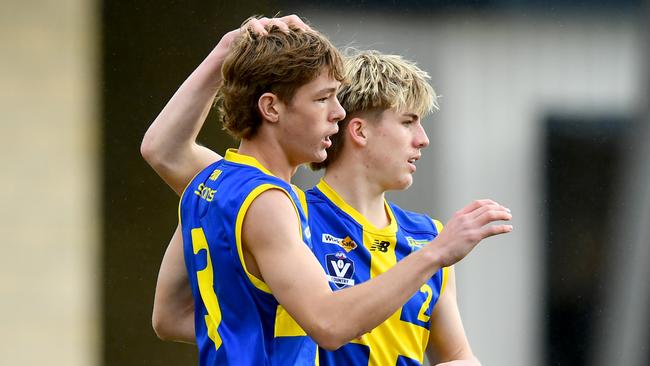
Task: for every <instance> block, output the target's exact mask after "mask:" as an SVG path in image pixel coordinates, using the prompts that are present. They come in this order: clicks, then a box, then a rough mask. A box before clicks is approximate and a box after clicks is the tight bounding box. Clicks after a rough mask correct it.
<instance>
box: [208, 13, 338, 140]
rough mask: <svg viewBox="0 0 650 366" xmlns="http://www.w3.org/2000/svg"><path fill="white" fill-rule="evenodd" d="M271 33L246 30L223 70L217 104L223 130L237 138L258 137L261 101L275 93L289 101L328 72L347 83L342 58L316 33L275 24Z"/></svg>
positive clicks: (270, 27) (268, 29)
mask: <svg viewBox="0 0 650 366" xmlns="http://www.w3.org/2000/svg"><path fill="white" fill-rule="evenodd" d="M266 29H267V31H268V35H264V36H259V35H257V34H255V33H253V32H252V31H250V30H248V31H244V34H242V35H241V36H240V37H239V39H238V40H237V41H235V43H234V44H233V45H232V46H231V52H230V54H229V55H228V56H227V57H226V59H225V60H224V63H223V66H222V68H221V73H222V76H223V82H222V84H221V87H220V88H219V91H218V93H217V98H216V100H215V104H216V106H217V108H218V109H219V112H220V116H221V118H222V123H223V129H224V130H226V131H227V132H228V133H229V134H230V135H231V136H233V137H235V138H237V139H241V138H244V139H247V138H251V137H253V136H255V134H256V133H257V131H258V129H259V127H260V126H261V124H262V117H261V116H260V113H259V110H258V106H257V102H258V100H259V98H260V97H261V96H262V94H264V93H266V92H271V93H273V94H275V95H277V96H278V98H280V100H282V101H283V102H285V103H290V102H291V100H292V98H293V96H294V94H295V92H296V90H297V89H298V88H299V87H301V86H303V85H305V84H307V83H309V82H310V81H312V80H313V79H315V78H316V77H317V76H318V75H319V74H320V73H321V72H323V71H324V70H326V71H327V72H328V73H329V75H330V77H332V78H334V79H336V80H338V81H342V80H343V79H344V75H343V70H344V69H343V56H342V55H341V54H340V53H339V51H338V50H337V49H336V48H335V47H334V46H333V45H332V44H331V43H330V41H329V40H328V39H327V38H325V36H323V35H322V34H320V33H318V32H317V31H311V30H310V31H303V30H301V29H298V28H294V27H291V28H290V31H289V32H287V33H285V32H283V31H281V30H280V29H279V28H278V27H276V26H269V27H267V28H266Z"/></svg>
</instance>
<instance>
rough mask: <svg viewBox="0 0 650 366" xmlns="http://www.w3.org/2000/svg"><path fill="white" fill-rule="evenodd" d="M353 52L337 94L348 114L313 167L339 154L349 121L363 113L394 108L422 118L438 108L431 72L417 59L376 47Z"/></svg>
mask: <svg viewBox="0 0 650 366" xmlns="http://www.w3.org/2000/svg"><path fill="white" fill-rule="evenodd" d="M353 52H354V53H353V54H352V55H350V56H347V57H346V58H345V61H344V65H345V66H344V70H345V81H346V82H345V83H344V84H343V85H342V86H341V89H340V90H339V92H338V95H337V96H338V99H339V102H340V103H341V105H342V106H343V108H344V109H345V111H346V113H347V115H346V118H345V119H344V120H343V121H341V122H339V132H338V133H337V134H336V135H334V136H332V146H331V147H330V148H329V149H328V150H327V159H325V161H323V162H320V163H312V164H311V168H312V169H314V170H318V169H321V168H325V167H327V166H328V165H329V164H330V163H331V162H332V161H334V160H336V159H337V158H338V156H339V154H340V152H341V150H342V147H343V143H344V140H345V139H344V136H345V129H346V126H347V124H348V122H349V121H350V119H352V118H354V117H358V116H359V115H360V114H361V113H367V112H379V113H380V112H383V111H384V110H387V109H394V110H396V111H397V112H407V111H408V112H411V113H415V114H417V115H418V116H420V118H423V117H424V116H426V115H427V114H429V113H431V112H432V111H433V110H434V109H436V110H437V109H439V107H438V96H437V95H436V93H435V91H434V90H433V87H431V85H430V84H429V80H430V77H429V74H428V73H427V72H426V71H423V70H422V69H420V68H419V67H418V66H417V65H416V64H415V63H414V62H411V61H408V60H405V59H403V58H402V57H401V56H398V55H386V54H382V53H380V52H378V51H374V50H368V51H356V50H355V51H353ZM348 53H349V52H348Z"/></svg>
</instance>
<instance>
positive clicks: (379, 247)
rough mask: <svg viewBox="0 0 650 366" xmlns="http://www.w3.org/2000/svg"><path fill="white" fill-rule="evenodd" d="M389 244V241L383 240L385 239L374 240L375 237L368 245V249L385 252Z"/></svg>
mask: <svg viewBox="0 0 650 366" xmlns="http://www.w3.org/2000/svg"><path fill="white" fill-rule="evenodd" d="M389 246H390V242H389V241H385V240H376V239H375V240H374V241H373V242H372V245H371V246H370V251H371V252H374V251H380V252H382V253H386V252H388V247H389Z"/></svg>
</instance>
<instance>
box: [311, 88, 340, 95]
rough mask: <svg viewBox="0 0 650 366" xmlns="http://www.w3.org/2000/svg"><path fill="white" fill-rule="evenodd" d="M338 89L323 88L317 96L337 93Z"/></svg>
mask: <svg viewBox="0 0 650 366" xmlns="http://www.w3.org/2000/svg"><path fill="white" fill-rule="evenodd" d="M337 89H338V88H335V87H331V88H323V89H321V90H319V91H317V92H316V94H324V93H336V90H337Z"/></svg>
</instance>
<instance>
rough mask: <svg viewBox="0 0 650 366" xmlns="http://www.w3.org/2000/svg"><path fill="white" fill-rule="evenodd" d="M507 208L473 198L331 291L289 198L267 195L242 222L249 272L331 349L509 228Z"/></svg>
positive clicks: (366, 329) (378, 320) (367, 328)
mask: <svg viewBox="0 0 650 366" xmlns="http://www.w3.org/2000/svg"><path fill="white" fill-rule="evenodd" d="M510 218H511V215H510V213H509V211H508V210H507V209H506V208H504V207H503V206H501V205H499V204H497V203H496V202H493V201H490V200H481V201H475V202H473V203H472V204H470V205H468V206H467V207H465V208H464V209H463V210H461V211H459V212H458V213H456V214H455V215H454V217H453V218H452V219H451V220H450V221H449V222H448V223H447V225H446V226H445V230H443V231H442V232H441V233H440V235H439V236H438V237H437V238H436V239H435V240H434V241H433V242H432V243H431V244H429V245H427V246H425V247H423V248H422V249H421V250H418V251H416V252H414V253H412V254H411V255H409V256H408V257H406V258H404V259H403V260H401V261H399V262H398V263H397V264H396V265H395V266H394V267H393V268H391V269H390V270H389V271H387V272H385V273H383V274H381V275H380V276H377V277H375V278H373V279H372V280H370V281H367V282H364V283H362V284H359V285H356V286H353V287H350V288H346V289H344V290H341V291H336V292H333V291H332V290H331V289H330V287H329V284H328V282H327V279H326V277H325V273H324V271H323V269H322V267H321V266H320V264H319V263H318V261H317V259H316V258H315V257H314V255H313V254H312V253H311V251H310V250H309V248H308V247H307V246H306V245H305V244H304V243H303V242H302V239H301V234H300V223H299V221H298V217H297V215H296V211H295V208H294V206H293V204H292V202H291V201H290V199H289V198H288V196H287V195H286V194H285V193H284V192H282V191H280V190H269V191H266V192H264V193H262V194H261V195H260V196H259V197H258V198H256V199H255V200H254V201H253V203H252V204H251V206H250V208H249V209H248V212H247V213H246V216H245V219H244V224H243V228H242V238H243V243H244V258H245V262H246V266H247V267H248V270H249V272H251V273H252V274H254V275H256V276H260V277H261V279H262V280H263V281H265V282H266V284H267V285H268V286H269V288H270V289H271V291H272V293H273V295H274V296H275V297H276V299H277V300H278V301H279V302H280V304H282V306H283V307H284V308H285V309H286V310H287V311H288V313H289V314H290V315H291V316H292V318H293V319H295V320H296V321H297V323H298V324H299V325H300V326H301V327H302V329H304V330H305V332H306V333H307V334H308V335H309V336H311V337H312V338H313V339H314V340H315V341H316V342H317V343H318V344H319V345H320V346H321V347H323V348H325V349H330V350H333V349H337V348H339V347H340V346H342V345H344V344H345V343H347V342H349V341H351V340H353V339H355V338H357V337H359V336H361V335H363V334H364V333H367V332H369V331H370V330H372V329H373V328H375V327H376V326H378V325H379V324H381V323H382V322H383V321H385V320H386V319H387V318H388V317H389V316H390V315H391V314H393V313H394V312H395V311H397V310H398V309H399V308H400V307H401V306H402V305H404V303H406V301H408V299H409V298H410V297H411V296H412V295H413V294H414V293H415V292H416V291H418V290H419V288H420V286H421V285H422V284H423V283H424V282H426V281H427V280H428V279H429V278H430V277H431V276H432V275H433V274H434V273H435V272H436V271H437V270H439V269H440V268H442V267H447V266H450V265H452V264H454V263H456V262H457V261H459V260H461V259H462V258H463V257H464V256H465V255H467V254H468V253H469V252H470V251H471V250H472V249H473V248H474V247H475V246H476V245H477V244H478V243H479V242H480V241H481V240H482V239H484V238H487V237H489V236H492V235H498V234H502V233H507V232H509V231H511V230H512V227H511V226H510V225H489V224H491V223H493V222H495V221H500V220H510Z"/></svg>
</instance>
